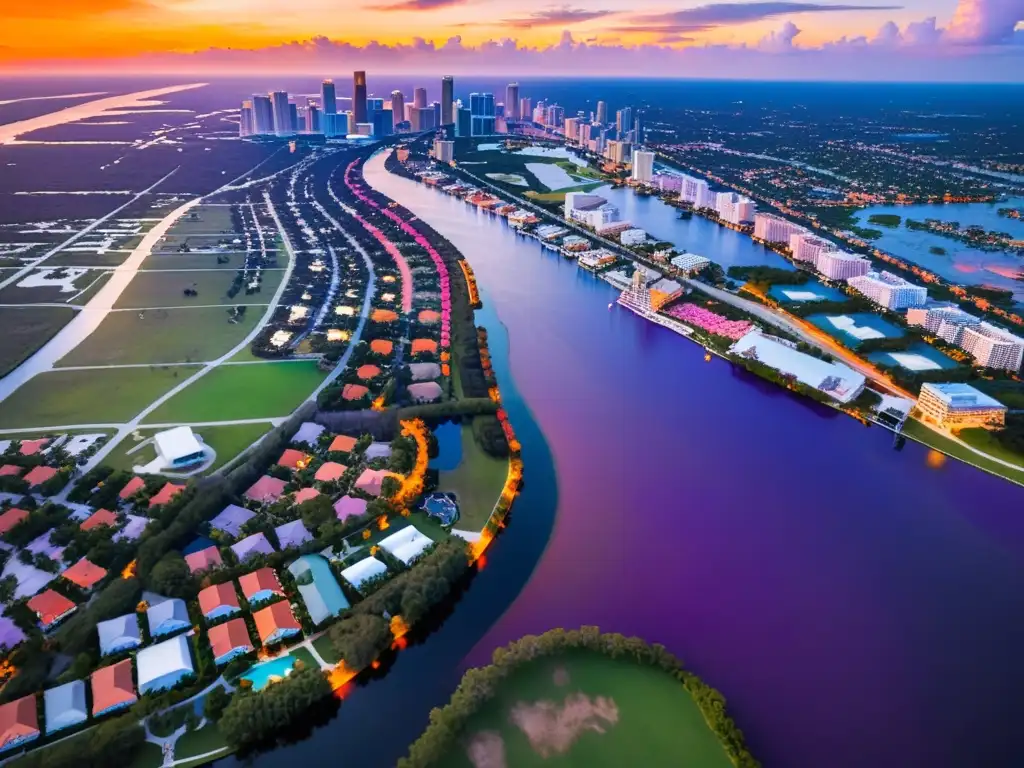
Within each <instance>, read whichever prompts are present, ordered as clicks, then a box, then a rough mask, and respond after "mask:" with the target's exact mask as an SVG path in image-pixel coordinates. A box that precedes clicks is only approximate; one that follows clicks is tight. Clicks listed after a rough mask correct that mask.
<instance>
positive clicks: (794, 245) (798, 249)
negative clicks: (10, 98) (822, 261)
mask: <svg viewBox="0 0 1024 768" xmlns="http://www.w3.org/2000/svg"><path fill="white" fill-rule="evenodd" d="M835 249H836V247H835V246H834V245H833V244H832V243H830V242H829V241H828V240H823V239H822V238H820V237H815V236H814V235H812V234H811V233H809V232H797V233H796V234H793V235H790V236H789V250H790V252H791V253H792V254H793V258H794V259H795V260H796V261H802V262H804V263H806V264H817V263H818V256H820V255H821V254H823V253H825V251H834V250H835Z"/></svg>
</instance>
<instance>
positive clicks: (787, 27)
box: [757, 21, 800, 53]
mask: <svg viewBox="0 0 1024 768" xmlns="http://www.w3.org/2000/svg"><path fill="white" fill-rule="evenodd" d="M799 34H800V29H799V28H798V27H797V25H796V24H794V23H793V22H792V21H787V22H786V23H785V24H783V25H782V27H781V28H780V29H778V30H777V31H775V32H769V33H768V34H767V35H765V36H764V37H762V38H761V39H760V40H758V42H757V49H758V50H759V51H765V52H768V53H785V52H787V51H792V50H793V48H794V46H793V41H794V40H795V39H796V36H797V35H799Z"/></svg>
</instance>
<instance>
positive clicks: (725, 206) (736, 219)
mask: <svg viewBox="0 0 1024 768" xmlns="http://www.w3.org/2000/svg"><path fill="white" fill-rule="evenodd" d="M755 208H756V205H755V204H754V201H753V200H751V199H750V198H747V197H743V195H739V194H737V193H735V192H719V193H718V194H717V195H715V210H716V211H717V212H718V216H719V218H720V219H722V221H727V222H729V223H730V224H740V223H741V222H744V221H750V220H751V219H753V218H754V210H755Z"/></svg>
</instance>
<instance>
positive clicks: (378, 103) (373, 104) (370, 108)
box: [366, 99, 384, 125]
mask: <svg viewBox="0 0 1024 768" xmlns="http://www.w3.org/2000/svg"><path fill="white" fill-rule="evenodd" d="M383 111H384V99H367V100H366V122H368V123H370V125H374V124H375V122H376V120H377V118H376V117H375V115H376V114H377V113H378V112H383Z"/></svg>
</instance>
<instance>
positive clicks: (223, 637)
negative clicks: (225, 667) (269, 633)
mask: <svg viewBox="0 0 1024 768" xmlns="http://www.w3.org/2000/svg"><path fill="white" fill-rule="evenodd" d="M207 637H208V638H209V640H210V646H211V647H212V648H213V659H214V661H215V662H216V663H217V664H224V663H225V662H228V661H230V660H231V659H232V658H234V657H235V656H240V655H241V654H243V653H249V652H250V651H252V650H254V649H253V646H252V638H250V637H249V630H248V628H247V627H246V626H245V619H232V620H231V621H227V622H225V623H223V624H218V625H217V626H216V627H211V628H210V631H209V633H208V634H207Z"/></svg>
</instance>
